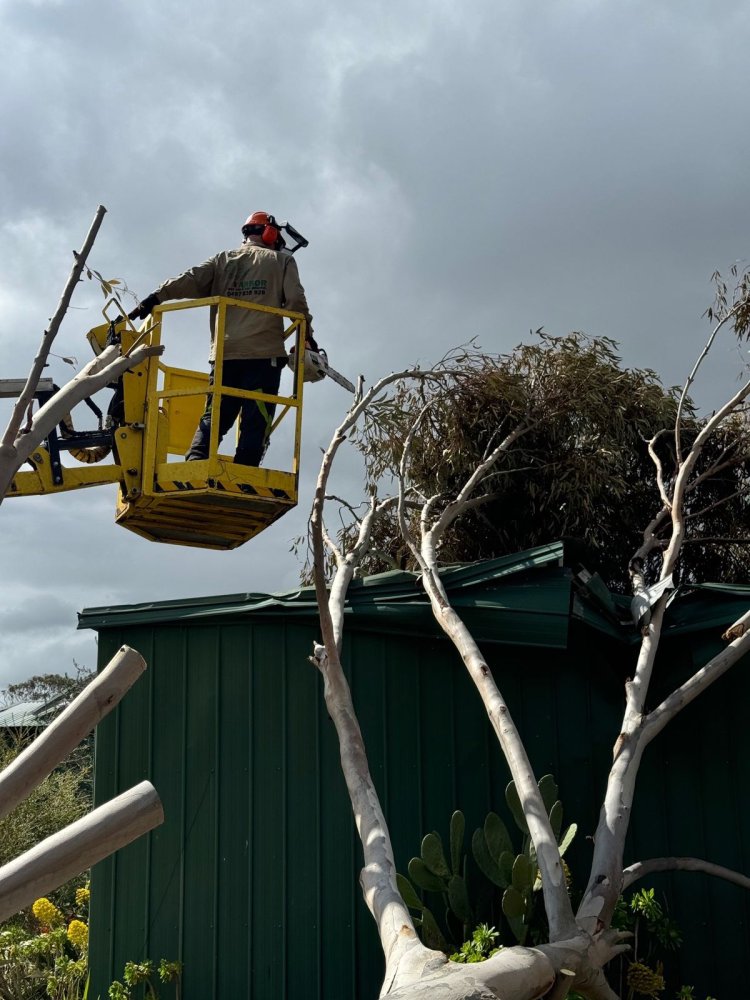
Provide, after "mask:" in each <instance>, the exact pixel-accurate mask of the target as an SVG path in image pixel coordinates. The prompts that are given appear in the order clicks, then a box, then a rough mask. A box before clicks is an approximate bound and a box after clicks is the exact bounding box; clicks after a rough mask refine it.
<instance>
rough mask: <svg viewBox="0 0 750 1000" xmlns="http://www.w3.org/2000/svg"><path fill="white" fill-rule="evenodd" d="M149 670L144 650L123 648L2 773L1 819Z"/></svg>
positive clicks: (0, 788)
mask: <svg viewBox="0 0 750 1000" xmlns="http://www.w3.org/2000/svg"><path fill="white" fill-rule="evenodd" d="M145 669H146V661H145V660H144V659H143V657H142V656H141V655H140V653H137V652H136V651H135V650H134V649H130V648H129V647H128V646H123V647H121V649H120V650H119V651H118V652H117V653H116V654H115V655H114V656H113V657H112V659H111V660H110V662H109V663H108V664H107V666H106V667H105V668H104V670H103V671H102V672H101V673H100V674H99V676H98V677H96V678H95V679H94V680H93V681H91V683H90V684H88V685H87V686H86V687H85V688H84V689H83V691H81V693H80V694H79V695H78V697H77V698H75V700H74V701H72V702H71V703H70V705H68V707H67V708H66V709H65V711H64V712H62V713H61V714H60V715H59V716H58V717H57V718H56V719H55V720H54V722H52V723H51V724H50V725H49V726H48V727H47V729H45V730H44V732H43V733H42V734H41V736H38V737H37V738H36V739H35V740H34V742H33V743H31V744H30V745H29V746H28V747H27V748H26V749H25V750H24V751H23V752H22V753H20V754H19V755H18V756H17V757H16V759H15V760H14V761H13V762H12V763H11V764H9V765H8V767H6V768H5V770H4V771H3V772H2V774H0V818H2V817H3V816H6V815H7V814H8V813H9V812H11V811H12V810H13V809H14V808H15V807H16V806H17V805H18V804H19V802H22V801H23V800H24V799H25V798H26V797H27V796H28V795H29V793H30V792H31V791H32V789H33V788H36V786H37V785H38V784H40V782H42V781H43V780H44V779H45V778H46V777H47V775H48V774H51V772H52V771H53V770H54V769H55V768H56V767H57V765H58V764H60V763H61V762H62V761H63V760H65V758H66V757H67V756H68V755H69V754H70V753H71V752H72V751H73V750H74V749H75V748H76V747H77V746H78V744H79V743H80V742H81V740H82V739H83V738H84V737H85V736H87V735H88V733H90V732H91V730H92V729H93V728H94V726H96V724H97V723H98V722H100V721H101V719H103V718H104V716H105V715H106V714H107V713H108V712H110V711H111V710H112V709H113V708H114V707H115V705H117V703H118V702H119V701H120V699H121V698H122V696H123V695H124V694H125V692H126V691H128V690H129V689H130V687H131V686H132V685H133V684H134V683H135V681H136V680H137V679H138V678H139V677H140V676H141V674H142V673H143V671H144V670H145Z"/></svg>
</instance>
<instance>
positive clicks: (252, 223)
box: [242, 212, 281, 249]
mask: <svg viewBox="0 0 750 1000" xmlns="http://www.w3.org/2000/svg"><path fill="white" fill-rule="evenodd" d="M251 234H254V235H259V236H260V238H261V239H262V240H263V242H264V243H265V244H266V246H268V247H271V249H275V248H276V245H277V244H278V242H279V238H280V237H281V233H280V231H279V224H278V223H277V221H276V219H275V218H274V217H273V216H272V215H269V214H268V212H253V214H252V215H251V216H249V218H248V219H247V221H246V222H245V225H244V226H243V227H242V235H243V236H249V235H251Z"/></svg>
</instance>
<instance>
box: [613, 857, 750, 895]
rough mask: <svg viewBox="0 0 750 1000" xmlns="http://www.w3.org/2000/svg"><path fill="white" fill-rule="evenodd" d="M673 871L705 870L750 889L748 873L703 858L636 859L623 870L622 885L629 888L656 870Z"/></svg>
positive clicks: (707, 872)
mask: <svg viewBox="0 0 750 1000" xmlns="http://www.w3.org/2000/svg"><path fill="white" fill-rule="evenodd" d="M673 871H683V872H704V873H705V874H706V875H715V876H716V877H717V878H723V879H725V880H726V881H727V882H733V883H734V885H738V886H740V887H741V888H742V889H750V878H748V876H747V875H743V874H742V872H736V871H733V870H732V869H731V868H724V866H723V865H715V864H714V863H713V862H712V861H703V860H702V859H701V858H649V859H648V861H636V862H635V863H634V864H632V865H628V867H627V868H626V869H625V870H624V871H623V873H622V887H623V889H628V888H629V887H630V886H631V885H632V884H633V883H634V882H637V881H638V880H639V879H642V878H645V876H646V875H653V874H654V872H673Z"/></svg>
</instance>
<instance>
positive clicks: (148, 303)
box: [128, 292, 159, 319]
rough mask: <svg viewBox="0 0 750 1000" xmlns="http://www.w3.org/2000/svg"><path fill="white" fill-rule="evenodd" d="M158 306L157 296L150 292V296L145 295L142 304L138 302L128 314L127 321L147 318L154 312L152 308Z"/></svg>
mask: <svg viewBox="0 0 750 1000" xmlns="http://www.w3.org/2000/svg"><path fill="white" fill-rule="evenodd" d="M158 305H159V296H158V295H157V294H156V292H152V293H151V294H150V295H147V296H146V298H145V299H144V300H143V301H142V302H139V303H138V305H137V306H136V307H135V309H134V310H133V311H132V312H131V313H128V319H145V318H146V317H147V316H150V315H151V313H152V312H153V310H154V306H158Z"/></svg>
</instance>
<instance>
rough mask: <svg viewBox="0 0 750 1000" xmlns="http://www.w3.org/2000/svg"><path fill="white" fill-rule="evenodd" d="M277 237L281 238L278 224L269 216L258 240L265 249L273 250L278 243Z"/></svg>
mask: <svg viewBox="0 0 750 1000" xmlns="http://www.w3.org/2000/svg"><path fill="white" fill-rule="evenodd" d="M279 236H281V233H280V232H279V224H278V222H277V221H276V219H275V218H274V217H273V216H272V215H269V216H268V222H267V224H266V226H265V228H264V229H263V232H262V233H261V237H260V238H261V239H262V240H263V242H264V243H265V244H266V246H267V247H272V248H275V246H276V244H277V243H278V241H279Z"/></svg>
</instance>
